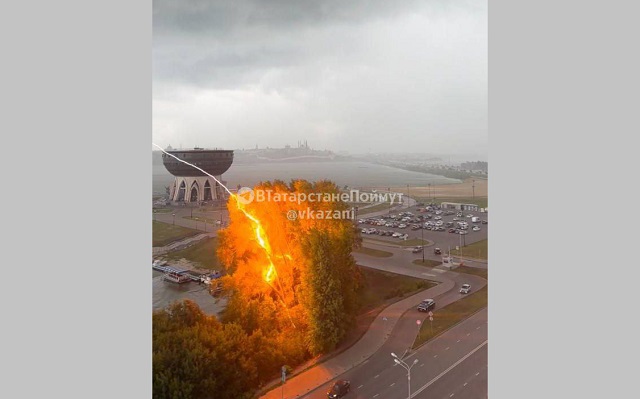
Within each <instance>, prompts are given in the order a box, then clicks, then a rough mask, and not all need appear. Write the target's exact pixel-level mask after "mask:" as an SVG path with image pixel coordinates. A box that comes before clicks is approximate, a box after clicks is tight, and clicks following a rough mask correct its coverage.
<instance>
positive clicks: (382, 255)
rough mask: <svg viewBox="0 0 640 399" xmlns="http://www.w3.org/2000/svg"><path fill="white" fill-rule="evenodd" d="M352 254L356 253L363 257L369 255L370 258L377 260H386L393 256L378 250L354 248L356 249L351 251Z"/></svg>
mask: <svg viewBox="0 0 640 399" xmlns="http://www.w3.org/2000/svg"><path fill="white" fill-rule="evenodd" d="M353 252H357V253H360V254H365V255H370V256H376V257H378V258H388V257H390V256H392V255H393V254H392V253H391V252H387V251H382V250H379V249H373V248H368V247H360V248H356V249H354V250H353Z"/></svg>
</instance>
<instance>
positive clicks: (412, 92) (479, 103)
mask: <svg viewBox="0 0 640 399" xmlns="http://www.w3.org/2000/svg"><path fill="white" fill-rule="evenodd" d="M396 3H400V4H396ZM153 27H154V31H153V40H154V41H153V138H154V141H155V142H157V143H159V144H161V145H168V144H172V145H174V146H175V145H179V144H183V145H184V146H192V145H200V146H207V147H224V148H231V149H233V148H251V147H254V146H255V145H259V146H261V147H264V146H272V147H278V146H284V145H285V144H295V143H296V142H297V141H298V140H300V139H305V138H306V139H307V140H309V142H310V144H311V145H312V146H313V147H314V148H318V149H324V148H327V149H332V150H346V151H349V152H367V151H373V152H420V151H424V152H431V153H434V152H436V153H437V152H441V153H460V152H476V153H486V150H487V4H486V2H483V1H480V2H477V1H405V2H389V1H368V2H364V1H349V2H345V1H314V2H311V1H309V2H306V1H268V2H263V1H225V2H217V1H214V2H205V1H183V2H176V1H171V2H169V1H154V3H153Z"/></svg>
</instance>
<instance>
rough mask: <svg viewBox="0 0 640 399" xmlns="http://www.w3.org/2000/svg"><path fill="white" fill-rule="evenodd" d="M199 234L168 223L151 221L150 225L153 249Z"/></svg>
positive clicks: (196, 231)
mask: <svg viewBox="0 0 640 399" xmlns="http://www.w3.org/2000/svg"><path fill="white" fill-rule="evenodd" d="M200 233H201V232H200V231H198V230H194V229H189V228H186V227H182V226H174V225H172V224H170V223H163V222H157V221H155V220H154V221H153V224H152V242H153V246H154V247H163V246H165V245H168V244H170V243H172V242H174V241H178V240H182V239H184V238H187V237H192V236H195V235H198V234H200Z"/></svg>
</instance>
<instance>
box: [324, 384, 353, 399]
mask: <svg viewBox="0 0 640 399" xmlns="http://www.w3.org/2000/svg"><path fill="white" fill-rule="evenodd" d="M349 391H351V382H350V381H347V380H338V381H336V382H335V383H334V384H333V386H332V387H331V389H329V391H327V398H329V399H334V398H341V397H343V396H344V395H346V394H348V393H349Z"/></svg>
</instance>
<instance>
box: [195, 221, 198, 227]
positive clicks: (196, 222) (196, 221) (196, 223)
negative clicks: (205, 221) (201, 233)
mask: <svg viewBox="0 0 640 399" xmlns="http://www.w3.org/2000/svg"><path fill="white" fill-rule="evenodd" d="M195 220H196V230H198V218H195Z"/></svg>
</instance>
